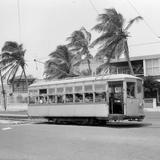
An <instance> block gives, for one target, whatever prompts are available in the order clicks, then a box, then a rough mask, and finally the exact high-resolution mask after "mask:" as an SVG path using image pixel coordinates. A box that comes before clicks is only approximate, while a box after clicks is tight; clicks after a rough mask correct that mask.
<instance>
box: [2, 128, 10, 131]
mask: <svg viewBox="0 0 160 160" xmlns="http://www.w3.org/2000/svg"><path fill="white" fill-rule="evenodd" d="M9 129H12V128H11V127H5V128H2V131H6V130H9Z"/></svg>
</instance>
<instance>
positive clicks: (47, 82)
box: [29, 74, 141, 88]
mask: <svg viewBox="0 0 160 160" xmlns="http://www.w3.org/2000/svg"><path fill="white" fill-rule="evenodd" d="M124 79H141V78H138V77H135V76H132V75H128V74H112V75H101V76H90V77H75V78H67V79H62V80H39V81H36V82H35V83H33V84H31V85H30V86H29V87H31V88H32V87H38V86H46V85H58V84H66V83H75V82H88V81H98V80H108V81H111V80H124Z"/></svg>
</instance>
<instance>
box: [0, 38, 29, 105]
mask: <svg viewBox="0 0 160 160" xmlns="http://www.w3.org/2000/svg"><path fill="white" fill-rule="evenodd" d="M25 52H26V50H24V49H23V45H22V44H18V43H17V42H12V41H7V42H5V44H4V46H3V47H2V53H1V60H0V66H1V78H2V79H1V83H3V79H7V82H9V81H12V82H13V83H14V78H15V76H16V74H17V72H18V71H19V69H21V77H22V75H23V74H24V77H25V81H26V86H27V88H28V81H27V76H26V72H25V69H26V62H25V59H24V56H25ZM2 86H3V85H2ZM3 92H4V88H2V93H3ZM3 95H4V96H3V97H4V99H5V92H4V93H3ZM4 101H5V100H4ZM4 105H6V104H4Z"/></svg>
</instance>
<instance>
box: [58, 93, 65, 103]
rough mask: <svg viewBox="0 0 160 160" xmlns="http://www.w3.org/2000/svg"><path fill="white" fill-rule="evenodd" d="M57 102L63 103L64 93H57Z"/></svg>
mask: <svg viewBox="0 0 160 160" xmlns="http://www.w3.org/2000/svg"><path fill="white" fill-rule="evenodd" d="M57 103H64V95H57Z"/></svg>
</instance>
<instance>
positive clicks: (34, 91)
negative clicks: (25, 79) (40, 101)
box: [29, 90, 38, 95]
mask: <svg viewBox="0 0 160 160" xmlns="http://www.w3.org/2000/svg"><path fill="white" fill-rule="evenodd" d="M36 94H38V90H29V95H36Z"/></svg>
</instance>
